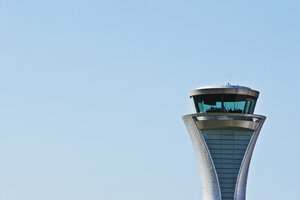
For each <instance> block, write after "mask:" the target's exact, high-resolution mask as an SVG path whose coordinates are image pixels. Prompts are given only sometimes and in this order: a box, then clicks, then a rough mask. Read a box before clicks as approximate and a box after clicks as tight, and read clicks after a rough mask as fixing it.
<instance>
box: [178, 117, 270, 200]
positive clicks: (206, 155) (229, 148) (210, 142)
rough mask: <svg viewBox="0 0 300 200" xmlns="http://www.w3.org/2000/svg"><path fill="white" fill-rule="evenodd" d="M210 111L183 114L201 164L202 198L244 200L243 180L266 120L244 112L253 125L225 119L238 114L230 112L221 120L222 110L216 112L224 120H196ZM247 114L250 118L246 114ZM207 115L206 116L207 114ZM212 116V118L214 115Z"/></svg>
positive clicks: (209, 199)
mask: <svg viewBox="0 0 300 200" xmlns="http://www.w3.org/2000/svg"><path fill="white" fill-rule="evenodd" d="M207 116H210V117H211V116H212V114H209V115H207V114H192V115H186V116H184V117H183V120H184V122H185V124H186V127H187V129H188V132H189V134H190V137H191V140H192V143H193V146H194V149H195V151H196V155H197V159H198V162H199V167H200V175H201V180H202V188H203V199H204V200H217V199H218V200H219V199H220V200H245V198H246V184H247V176H248V170H249V164H250V160H251V155H252V152H253V149H254V146H255V142H256V140H257V137H258V134H259V131H260V129H261V127H262V125H263V122H264V120H265V117H264V116H259V115H247V117H248V118H247V119H245V120H247V121H249V119H250V118H251V120H252V121H253V122H255V123H257V125H256V126H255V127H249V126H244V125H243V124H244V123H236V124H235V123H228V121H229V120H234V118H236V119H238V118H239V120H240V117H241V116H245V115H243V114H240V115H236V114H234V115H231V118H228V120H224V117H225V118H226V116H227V115H226V116H225V115H224V114H216V115H215V116H214V117H217V118H218V117H220V116H221V119H222V120H221V121H223V122H224V123H223V122H222V123H221V126H220V124H218V126H217V127H216V128H215V129H213V127H212V126H211V125H210V126H207V127H208V129H205V125H204V127H203V125H201V127H199V124H198V126H197V121H198V122H199V119H200V120H201V118H202V117H205V118H207ZM249 117H250V118H249ZM207 119H208V118H207ZM214 120H215V119H214Z"/></svg>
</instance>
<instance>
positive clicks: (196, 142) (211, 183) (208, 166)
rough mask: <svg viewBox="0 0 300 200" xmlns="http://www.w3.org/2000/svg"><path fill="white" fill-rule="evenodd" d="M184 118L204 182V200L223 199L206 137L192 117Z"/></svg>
mask: <svg viewBox="0 0 300 200" xmlns="http://www.w3.org/2000/svg"><path fill="white" fill-rule="evenodd" d="M183 120H184V123H185V125H186V127H187V129H188V132H189V134H190V137H191V140H192V143H193V146H194V149H195V152H196V156H197V159H198V164H199V168H200V176H201V182H202V194H203V200H221V193H220V187H219V183H218V180H217V175H216V171H215V168H214V165H213V162H212V159H211V157H210V154H209V151H208V148H207V146H206V143H205V141H204V138H203V136H202V134H201V133H200V131H199V129H198V128H197V126H196V124H195V122H194V119H193V118H192V117H190V116H184V117H183Z"/></svg>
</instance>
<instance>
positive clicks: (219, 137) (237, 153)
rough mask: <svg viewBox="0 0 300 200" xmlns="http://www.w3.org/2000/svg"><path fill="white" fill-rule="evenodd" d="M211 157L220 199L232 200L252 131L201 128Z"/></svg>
mask: <svg viewBox="0 0 300 200" xmlns="http://www.w3.org/2000/svg"><path fill="white" fill-rule="evenodd" d="M201 132H202V134H203V137H204V139H205V141H206V144H207V146H208V148H209V152H210V155H211V157H212V159H213V162H214V165H215V168H216V171H217V175H218V179H219V184H220V189H221V196H222V200H233V199H234V192H235V185H236V180H237V176H238V173H239V170H240V167H241V162H242V160H243V157H244V154H245V151H246V149H247V147H248V144H249V142H250V139H251V137H252V134H253V131H249V130H236V129H230V130H228V129H226V130H225V129H224V130H222V129H218V130H216V129H213V130H211V129H210V130H201Z"/></svg>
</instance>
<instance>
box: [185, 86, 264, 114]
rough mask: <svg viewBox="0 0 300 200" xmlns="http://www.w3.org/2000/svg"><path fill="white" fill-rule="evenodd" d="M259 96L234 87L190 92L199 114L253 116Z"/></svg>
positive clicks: (241, 87) (205, 88) (217, 87)
mask: <svg viewBox="0 0 300 200" xmlns="http://www.w3.org/2000/svg"><path fill="white" fill-rule="evenodd" d="M258 95H259V92H258V91H256V90H252V89H250V88H248V87H243V86H234V85H225V86H210V87H200V88H197V89H196V90H193V91H191V92H190V97H191V98H192V99H193V101H194V104H195V108H196V112H197V113H244V114H253V112H254V108H255V104H256V100H257V98H258Z"/></svg>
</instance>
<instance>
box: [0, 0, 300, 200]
mask: <svg viewBox="0 0 300 200" xmlns="http://www.w3.org/2000/svg"><path fill="white" fill-rule="evenodd" d="M299 9H300V3H299V1H292V0H289V1H284V2H283V1H278V0H272V1H271V0H266V1H257V0H254V1H237V0H232V1H214V0H212V1H201V0H197V1H195V0H192V1H179V0H173V1H170V0H128V1H121V0H110V1H101V0H100V1H92V0H86V1H78V0H77V1H76V0H75V1H69V0H60V1H57V0H52V1H37V0H35V1H34V0H28V1H15V0H9V1H8V0H1V1H0V27H1V29H0V30H1V31H0V92H1V98H0V105H1V106H0V108H1V109H0V131H1V132H0V133H1V134H0V200H40V199H43V200H53V199H56V200H66V199H72V200H81V199H89V200H96V199H97V200H99V199H101V200H119V199H128V200H129V199H130V200H141V199H143V200H150V199H151V200H152V199H156V200H163V199H164V200H165V199H173V200H182V199H189V200H199V199H201V198H202V197H201V182H200V173H199V170H198V165H197V161H196V157H195V153H194V151H193V148H192V144H191V141H190V139H189V137H188V133H187V131H186V129H185V127H184V124H183V122H182V119H181V116H182V115H185V114H189V113H193V112H194V110H193V107H192V103H191V101H190V99H189V97H188V92H189V91H190V90H193V89H195V88H197V87H199V86H205V85H218V84H227V83H228V82H230V83H232V84H239V85H246V86H249V87H251V88H253V89H256V90H259V91H260V92H261V94H260V98H259V100H258V103H257V107H256V110H255V113H257V114H263V115H266V116H267V120H266V122H265V125H264V127H263V129H262V131H261V134H260V136H259V139H258V142H257V145H256V148H255V151H254V154H253V158H252V163H251V166H250V172H249V177H248V186H247V199H248V200H266V199H272V200H282V199H287V200H290V199H291V200H293V199H297V198H298V196H299V195H298V190H299V183H298V180H299V179H300V174H299V168H300V151H299V146H300V134H299V127H298V123H299V122H300V117H299V114H298V113H299V112H300V108H299V106H298V104H299V102H300V93H299V87H300V79H299V74H300V70H299V64H300V58H299V55H300V38H299V35H300V21H299V18H300V13H299Z"/></svg>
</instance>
